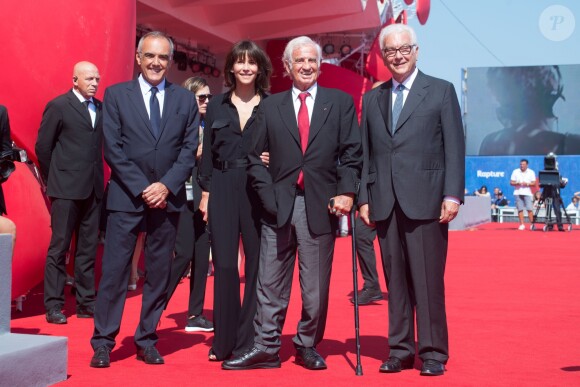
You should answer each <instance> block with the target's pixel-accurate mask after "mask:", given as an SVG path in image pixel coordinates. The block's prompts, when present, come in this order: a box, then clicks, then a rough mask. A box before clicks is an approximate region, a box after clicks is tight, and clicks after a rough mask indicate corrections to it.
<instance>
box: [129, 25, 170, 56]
mask: <svg viewBox="0 0 580 387" xmlns="http://www.w3.org/2000/svg"><path fill="white" fill-rule="evenodd" d="M151 37H153V38H164V39H167V41H168V42H169V60H171V59H173V50H174V45H173V41H172V40H171V38H170V37H169V36H167V35H166V34H165V33H163V32H161V31H151V32H147V33H146V34H145V35H143V36H141V39H139V44H137V53H138V54H139V56H141V54H143V51H142V50H143V41H144V40H145V39H147V38H151Z"/></svg>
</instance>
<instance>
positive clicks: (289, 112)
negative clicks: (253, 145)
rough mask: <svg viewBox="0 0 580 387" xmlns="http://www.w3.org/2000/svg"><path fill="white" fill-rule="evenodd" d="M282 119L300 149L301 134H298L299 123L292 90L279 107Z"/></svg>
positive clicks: (287, 93)
mask: <svg viewBox="0 0 580 387" xmlns="http://www.w3.org/2000/svg"><path fill="white" fill-rule="evenodd" d="M278 111H279V112H280V118H281V119H282V122H283V123H284V125H285V126H286V129H288V131H289V132H290V134H291V135H292V137H293V138H294V141H296V144H298V147H300V133H299V132H298V122H297V121H296V113H295V112H294V103H293V101H292V90H289V91H287V92H286V96H284V98H283V99H282V103H281V104H280V105H279V106H278Z"/></svg>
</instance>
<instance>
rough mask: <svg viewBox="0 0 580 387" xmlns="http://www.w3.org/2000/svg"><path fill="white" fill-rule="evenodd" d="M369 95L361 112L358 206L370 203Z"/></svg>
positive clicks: (365, 98)
mask: <svg viewBox="0 0 580 387" xmlns="http://www.w3.org/2000/svg"><path fill="white" fill-rule="evenodd" d="M368 96H369V94H368V93H366V94H365V95H364V96H363V104H362V114H361V123H360V130H361V142H362V150H363V167H362V171H361V178H360V189H359V193H358V201H357V204H358V206H359V207H360V206H362V205H363V204H368V202H369V193H368V190H367V186H368V183H369V135H368V127H367V117H366V116H367V110H368V101H367V99H368Z"/></svg>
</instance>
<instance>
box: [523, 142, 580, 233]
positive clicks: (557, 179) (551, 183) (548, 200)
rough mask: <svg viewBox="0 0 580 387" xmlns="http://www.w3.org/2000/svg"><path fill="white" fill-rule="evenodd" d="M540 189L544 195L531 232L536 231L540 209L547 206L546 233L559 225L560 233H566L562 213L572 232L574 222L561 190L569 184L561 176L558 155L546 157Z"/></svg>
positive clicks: (551, 153)
mask: <svg viewBox="0 0 580 387" xmlns="http://www.w3.org/2000/svg"><path fill="white" fill-rule="evenodd" d="M538 177H539V180H540V187H541V188H542V195H541V197H540V201H539V203H538V207H537V208H536V212H535V213H534V221H533V222H532V225H531V227H530V229H531V230H534V229H535V223H536V222H538V213H539V211H540V208H541V207H542V206H544V205H545V209H546V215H545V220H544V222H543V223H544V227H543V228H542V229H543V230H544V231H549V230H552V229H553V227H554V225H555V224H557V225H558V231H565V229H564V225H563V222H562V212H564V215H565V217H566V223H567V225H568V231H572V222H571V220H570V216H569V215H568V213H567V212H566V208H565V207H564V205H563V202H562V198H561V197H560V189H561V188H564V187H566V184H568V179H567V178H565V177H561V176H560V172H559V171H558V162H557V161H556V155H555V154H554V153H553V152H550V153H548V154H547V155H546V157H544V170H543V171H540V173H539V175H538ZM552 212H554V215H555V216H556V220H555V221H554V219H553V218H552Z"/></svg>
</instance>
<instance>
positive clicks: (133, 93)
mask: <svg viewBox="0 0 580 387" xmlns="http://www.w3.org/2000/svg"><path fill="white" fill-rule="evenodd" d="M128 94H129V99H130V100H131V102H132V103H133V105H135V109H136V111H137V113H138V114H139V117H141V120H143V124H145V126H147V129H148V130H149V133H150V134H151V136H152V137H153V138H155V135H154V134H153V128H152V127H151V121H149V115H148V114H147V108H146V107H145V101H144V100H143V94H142V93H141V88H140V87H139V81H137V80H135V81H133V83H132V84H131V85H129V87H128Z"/></svg>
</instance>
